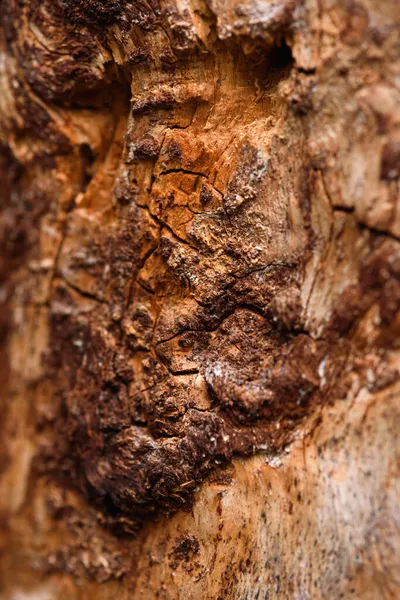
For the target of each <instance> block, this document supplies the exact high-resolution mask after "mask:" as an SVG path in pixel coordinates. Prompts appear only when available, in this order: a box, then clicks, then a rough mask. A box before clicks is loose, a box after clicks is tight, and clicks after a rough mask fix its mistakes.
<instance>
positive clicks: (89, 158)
mask: <svg viewBox="0 0 400 600" xmlns="http://www.w3.org/2000/svg"><path fill="white" fill-rule="evenodd" d="M79 155H80V157H81V161H82V171H83V173H82V191H85V190H86V188H87V186H88V185H89V183H90V182H91V180H92V178H93V163H94V161H95V159H96V157H95V155H94V153H93V150H92V149H91V147H90V146H89V144H81V145H80V147H79Z"/></svg>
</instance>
